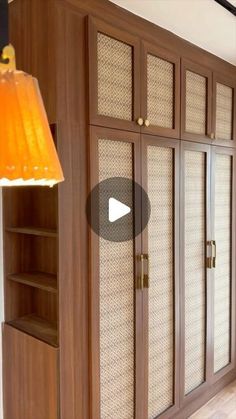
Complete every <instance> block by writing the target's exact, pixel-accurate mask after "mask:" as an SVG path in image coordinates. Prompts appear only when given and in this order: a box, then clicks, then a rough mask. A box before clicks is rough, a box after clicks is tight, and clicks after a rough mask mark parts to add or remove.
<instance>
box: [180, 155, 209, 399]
mask: <svg viewBox="0 0 236 419" xmlns="http://www.w3.org/2000/svg"><path fill="white" fill-rule="evenodd" d="M205 192H206V191H205V153H203V152H198V151H189V150H186V151H185V394H188V393H189V392H190V391H192V390H193V389H195V388H196V387H198V386H199V385H200V384H201V383H202V382H203V381H204V379H205V317H206V307H205V286H206V274H205Z"/></svg>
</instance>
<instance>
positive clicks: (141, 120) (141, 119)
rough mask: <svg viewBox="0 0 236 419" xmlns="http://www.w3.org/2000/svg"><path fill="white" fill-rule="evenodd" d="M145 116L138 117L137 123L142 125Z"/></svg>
mask: <svg viewBox="0 0 236 419" xmlns="http://www.w3.org/2000/svg"><path fill="white" fill-rule="evenodd" d="M143 122H144V121H143V118H141V117H139V118H138V119H137V124H138V125H139V126H140V127H141V126H142V125H143Z"/></svg>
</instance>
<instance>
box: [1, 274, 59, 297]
mask: <svg viewBox="0 0 236 419" xmlns="http://www.w3.org/2000/svg"><path fill="white" fill-rule="evenodd" d="M7 278H8V279H10V280H11V281H15V282H18V283H20V284H25V285H29V286H31V287H34V288H39V289H41V290H45V291H48V292H51V293H54V294H56V293H57V276H56V275H52V274H48V273H44V272H21V273H17V274H10V275H7Z"/></svg>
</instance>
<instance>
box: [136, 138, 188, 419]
mask: <svg viewBox="0 0 236 419" xmlns="http://www.w3.org/2000/svg"><path fill="white" fill-rule="evenodd" d="M141 143H142V187H143V188H144V190H145V191H146V192H147V193H150V194H152V199H154V200H155V193H156V194H158V195H159V196H161V195H162V193H165V192H166V188H165V184H163V182H166V181H167V183H168V187H169V188H171V196H169V195H168V196H166V200H165V203H166V208H160V207H159V211H158V212H155V211H156V210H158V208H157V207H158V205H157V207H156V205H155V207H154V208H153V211H154V213H153V215H152V214H151V217H152V216H153V217H154V219H153V220H154V225H155V222H156V223H157V226H161V225H162V224H163V222H164V221H161V220H160V218H161V217H163V219H164V220H166V221H167V219H166V218H165V217H171V219H172V223H171V227H169V229H168V223H167V222H166V224H165V223H164V224H165V226H166V228H167V231H169V234H170V236H171V239H172V243H171V244H170V243H168V239H167V242H166V246H167V248H166V253H168V252H169V257H168V259H169V262H170V263H171V266H169V267H168V268H167V271H165V265H164V266H163V269H164V275H166V273H168V272H169V275H168V279H167V282H166V291H167V289H170V290H171V295H167V300H169V304H170V307H166V311H165V308H164V307H163V310H164V311H165V315H164V317H163V319H162V314H163V313H161V312H159V313H158V312H156V317H155V319H156V320H155V321H157V324H156V331H157V332H158V333H160V342H159V341H158V342H157V343H156V348H155V347H152V355H153V354H154V355H155V353H156V351H158V347H159V343H160V345H162V340H163V338H164V340H165V328H164V323H162V321H164V319H166V317H165V316H167V318H168V316H169V314H168V309H169V310H170V312H171V313H172V314H171V315H170V317H172V327H173V336H172V339H171V340H172V349H171V352H172V355H171V357H172V363H173V370H172V390H170V391H171V394H170V393H169V394H168V385H167V379H165V378H164V381H163V382H161V380H162V378H163V377H162V371H161V370H160V375H159V378H158V376H157V377H156V378H154V376H153V379H154V382H155V380H156V379H157V384H156V386H155V388H154V389H153V391H154V392H156V400H155V403H154V405H153V408H154V410H153V411H151V410H150V406H149V394H148V392H149V390H148V388H149V385H150V384H151V382H153V380H151V374H152V375H153V374H154V375H156V374H155V373H154V372H153V371H151V370H150V366H151V363H150V360H149V356H150V345H149V338H150V335H151V333H150V330H149V327H150V324H149V322H150V313H149V307H150V301H149V299H150V295H151V288H149V289H147V288H145V289H144V290H143V337H144V350H145V352H144V353H143V358H142V362H143V368H144V383H143V396H142V397H143V399H144V414H143V418H148V417H149V418H150V419H151V418H152V417H154V416H153V414H155V416H156V415H158V414H159V416H158V417H160V418H163V419H167V418H170V417H172V416H174V415H175V414H176V412H177V411H178V409H179V377H180V369H179V366H180V362H179V361H180V346H179V345H180V340H179V336H180V323H179V322H180V306H179V186H180V185H179V141H178V140H168V139H166V138H160V137H154V136H153V137H152V136H149V135H142V137H141ZM149 147H151V148H152V147H153V149H154V150H155V148H156V151H157V152H160V153H164V155H166V157H167V159H168V162H169V163H168V164H170V167H162V170H161V169H160V167H159V164H157V165H156V166H155V162H154V160H153V159H154V157H155V156H154V152H152V150H153V149H152V150H151V149H150V150H149V151H150V153H148V148H149ZM167 153H168V154H169V153H171V161H170V156H169V157H168V154H167ZM148 154H149V157H150V159H152V160H153V161H152V167H153V164H154V167H153V170H154V172H155V173H156V175H155V179H153V185H152V186H154V185H157V186H156V188H157V189H156V191H155V190H153V191H149V188H150V187H151V183H152V181H151V179H150V178H149V176H148V172H149V164H150V161H148ZM168 173H169V176H171V179H170V178H169V180H168V179H165V176H166V175H167V174H168ZM162 175H164V177H162ZM150 182H151V183H150ZM170 183H172V186H171V184H170ZM162 188H163V192H162ZM151 203H152V202H151ZM156 217H159V221H158V219H156ZM168 219H169V218H168ZM153 233H154V232H153V231H152V230H150V222H149V224H148V225H147V227H146V228H145V230H144V231H143V232H142V253H145V254H149V259H150V261H149V263H150V268H153V266H154V265H153V264H155V263H157V261H159V262H160V263H158V265H157V271H156V275H160V276H157V277H150V278H149V282H150V284H149V286H150V287H153V286H154V284H155V281H160V280H161V279H163V278H162V276H161V272H159V269H161V266H160V265H161V260H163V258H164V260H166V259H165V258H166V256H167V255H166V254H164V255H161V253H160V251H159V252H158V254H156V253H155V249H156V245H155V249H153V248H151V247H150V246H151V240H150V235H152V234H153ZM166 236H168V235H167V234H166ZM170 236H169V237H170ZM158 240H161V235H160V236H159V235H158V236H157V237H156V241H157V242H158ZM165 240H166V238H165ZM167 243H168V245H169V244H170V248H169V249H168V247H169V246H168V245H167ZM153 245H154V241H153V239H152V247H153ZM157 248H158V246H157ZM151 253H153V254H151ZM154 258H155V260H154ZM170 258H171V260H170ZM170 272H172V273H171V274H170ZM149 275H151V271H150V272H149ZM170 276H171V278H170ZM152 294H153V293H152ZM167 294H168V293H167ZM153 296H154V297H155V294H153ZM160 298H161V297H160ZM167 300H166V301H167ZM166 301H165V302H166ZM160 304H161V300H160ZM153 308H154V306H153V304H152V309H153ZM158 319H159V320H158ZM153 320H154V318H152V321H153ZM158 321H159V322H160V324H159V323H158ZM163 328H164V329H163ZM161 336H162V339H161ZM170 338H171V337H170V335H169V339H170ZM153 345H154V344H153ZM167 347H168V345H167V346H166V347H165V354H164V356H168V353H166V352H168V349H167ZM157 375H158V373H157ZM161 377H162V378H161ZM158 380H159V381H158ZM166 385H167V387H166ZM153 397H154V396H153ZM154 398H155V397H154ZM163 398H167V399H169V400H170V398H171V399H172V402H171V403H170V404H171V406H170V407H169V408H166V409H163V406H164V405H165V403H166V402H164V404H163ZM161 404H162V406H161ZM155 408H157V409H158V408H159V411H158V410H156V411H155Z"/></svg>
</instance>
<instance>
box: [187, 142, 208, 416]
mask: <svg viewBox="0 0 236 419" xmlns="http://www.w3.org/2000/svg"><path fill="white" fill-rule="evenodd" d="M185 150H190V151H191V150H192V151H199V152H204V153H205V156H206V157H205V159H206V160H205V163H206V166H205V176H206V177H205V179H206V181H205V192H206V197H205V214H206V226H205V241H206V247H205V249H206V255H207V242H208V241H209V240H210V239H211V224H210V150H211V146H210V145H207V144H198V143H193V142H187V141H182V142H181V163H180V167H181V180H180V226H181V228H180V249H181V252H180V307H181V312H180V324H181V329H180V342H181V356H180V371H181V373H180V407H181V408H184V407H185V406H186V405H187V404H189V403H191V402H192V401H194V400H195V399H197V398H198V397H200V396H201V395H202V394H204V392H205V391H206V390H207V388H208V387H209V379H210V366H211V364H209V359H210V349H211V346H212V336H211V321H212V319H211V272H210V270H209V269H207V266H206V265H205V281H206V288H205V290H206V298H205V303H206V319H205V339H206V340H205V381H204V382H203V383H202V384H201V385H200V386H198V387H196V388H195V389H194V390H192V391H191V392H190V393H188V394H187V395H185V253H184V249H185V169H184V167H185V166H184V161H185V160H184V152H185ZM206 255H205V256H206ZM205 260H206V257H205Z"/></svg>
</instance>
